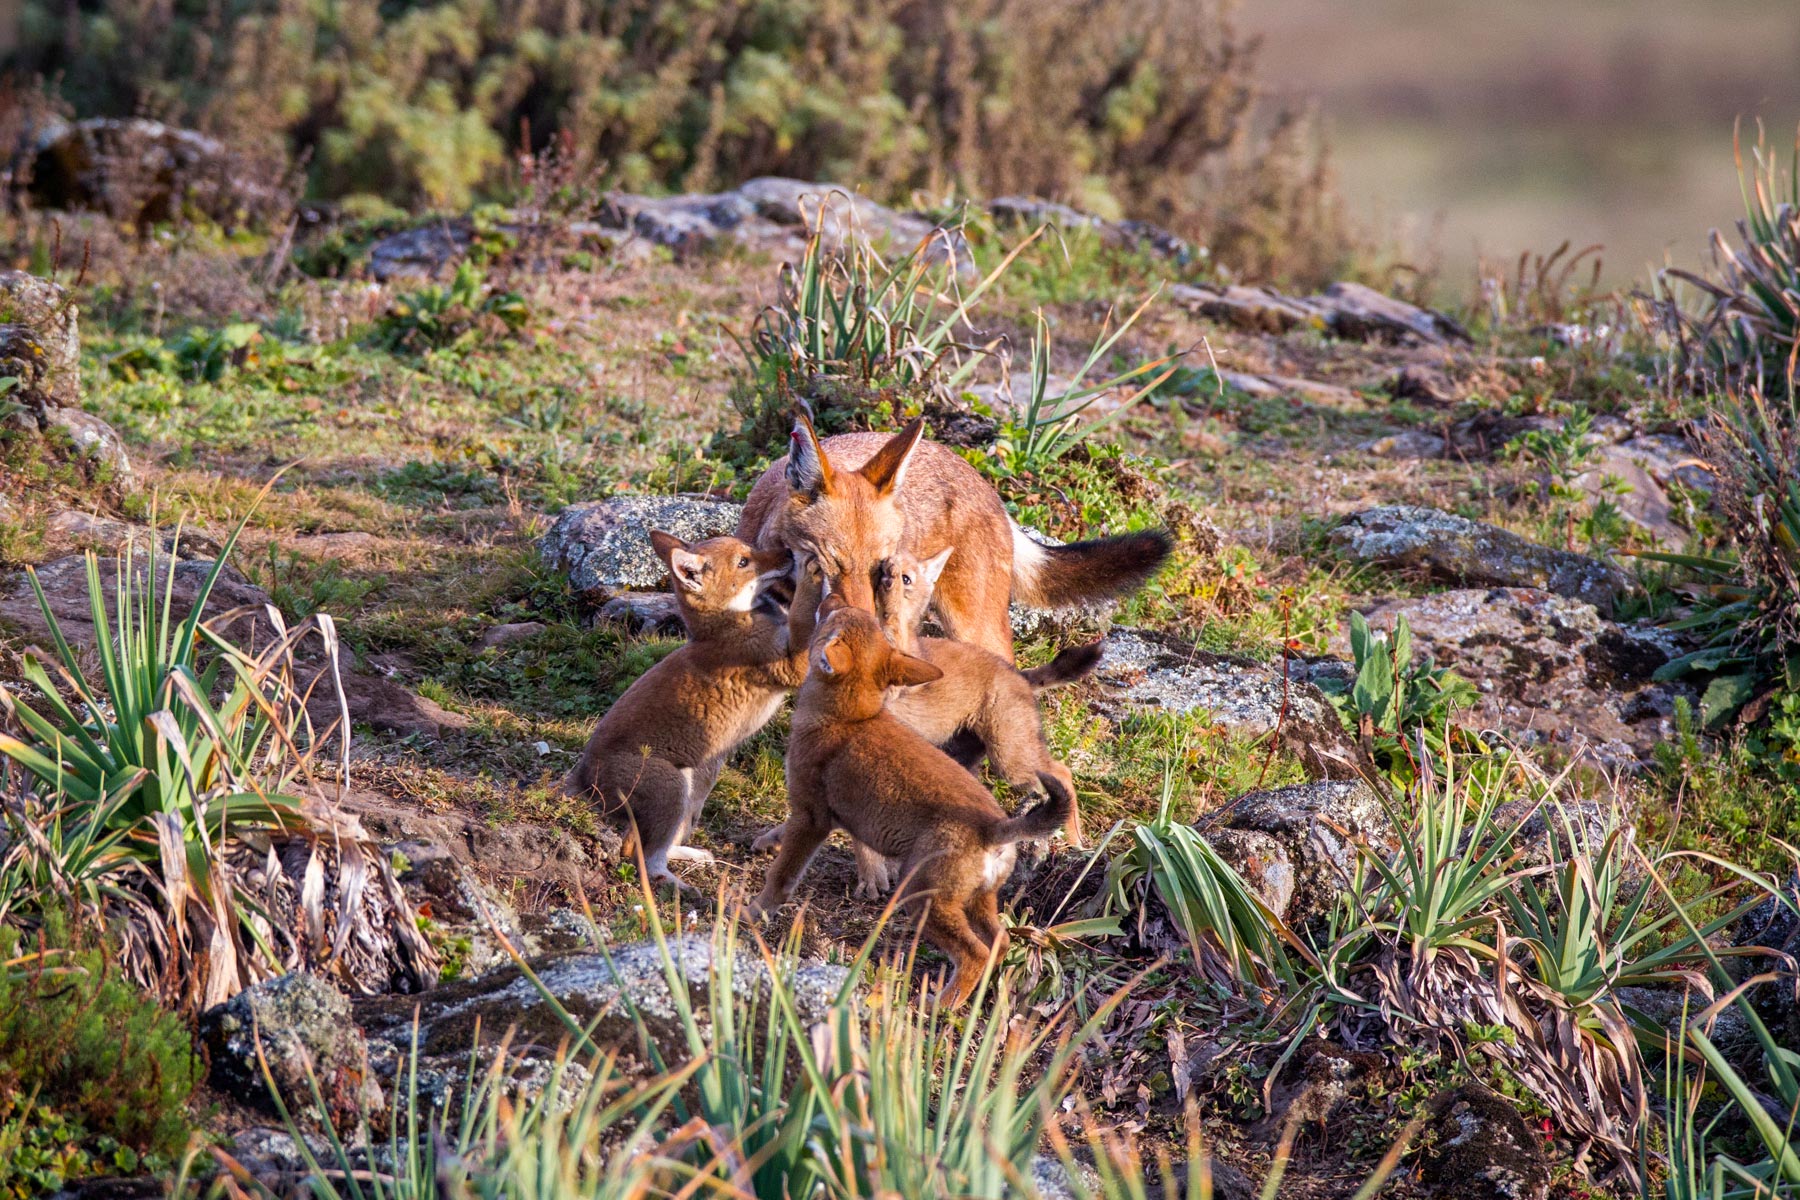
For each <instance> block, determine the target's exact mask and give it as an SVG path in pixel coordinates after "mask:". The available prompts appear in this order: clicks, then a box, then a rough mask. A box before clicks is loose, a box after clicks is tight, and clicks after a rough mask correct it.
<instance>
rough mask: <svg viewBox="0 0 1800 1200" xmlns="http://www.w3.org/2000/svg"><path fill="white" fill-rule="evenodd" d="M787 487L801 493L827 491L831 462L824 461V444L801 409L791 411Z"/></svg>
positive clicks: (812, 494) (820, 493) (818, 493)
mask: <svg viewBox="0 0 1800 1200" xmlns="http://www.w3.org/2000/svg"><path fill="white" fill-rule="evenodd" d="M787 481H788V486H789V487H790V488H792V489H793V490H794V491H796V492H799V493H801V494H802V495H805V496H819V495H823V494H826V493H829V492H830V491H831V484H832V479H831V464H830V463H829V462H828V461H826V458H825V447H823V446H822V445H820V444H819V435H818V432H817V431H816V430H814V429H813V423H812V420H811V419H810V418H809V417H807V415H806V413H805V412H804V411H801V410H796V411H795V412H794V432H793V433H791V434H789V435H788V461H787Z"/></svg>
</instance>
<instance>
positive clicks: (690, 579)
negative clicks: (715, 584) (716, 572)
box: [669, 547, 706, 592]
mask: <svg viewBox="0 0 1800 1200" xmlns="http://www.w3.org/2000/svg"><path fill="white" fill-rule="evenodd" d="M669 574H671V575H673V576H674V577H675V585H676V586H677V587H679V588H681V589H682V590H684V591H689V592H697V591H699V590H700V588H701V580H702V579H703V578H704V577H705V574H706V559H704V558H702V557H701V556H700V555H698V554H693V553H691V552H689V551H687V550H683V549H680V548H679V547H677V548H674V549H671V550H670V551H669Z"/></svg>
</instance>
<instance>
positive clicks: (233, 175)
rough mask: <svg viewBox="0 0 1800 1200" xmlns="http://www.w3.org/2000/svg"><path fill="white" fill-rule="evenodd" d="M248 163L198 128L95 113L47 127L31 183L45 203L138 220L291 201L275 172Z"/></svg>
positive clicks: (243, 212)
mask: <svg viewBox="0 0 1800 1200" xmlns="http://www.w3.org/2000/svg"><path fill="white" fill-rule="evenodd" d="M250 166H251V164H250V163H248V162H247V161H246V159H245V158H244V156H243V155H241V154H239V153H236V152H234V151H233V150H232V149H231V148H230V147H227V146H226V145H225V144H224V143H223V142H220V141H219V140H218V139H216V138H211V137H208V136H206V135H205V134H203V133H199V132H196V131H195V130H192V129H181V128H178V127H176V126H173V125H166V124H164V123H163V122H161V121H151V120H147V119H145V118H142V117H123V118H119V117H94V118H91V119H89V120H85V121H76V122H73V123H71V124H59V125H56V126H52V127H50V128H49V129H47V130H46V131H45V134H44V136H43V137H42V139H41V140H40V141H39V143H38V148H37V157H36V159H35V160H34V162H33V164H32V171H31V189H32V193H33V195H34V197H35V198H36V200H37V202H38V203H39V204H40V205H41V206H42V207H45V208H58V209H82V208H91V209H99V210H102V211H104V212H106V213H108V214H110V215H111V216H113V217H115V218H117V219H119V220H123V221H132V222H138V223H156V222H163V221H172V220H175V219H177V218H179V217H181V216H183V215H184V214H186V213H188V212H190V211H192V212H198V213H200V214H202V215H204V216H206V217H207V218H209V219H211V220H214V221H218V222H220V223H222V224H226V225H233V224H237V223H239V222H242V221H246V220H254V219H257V218H260V217H267V216H271V215H273V214H275V213H276V212H278V211H279V210H281V209H283V208H285V207H286V202H287V196H286V194H285V192H284V189H283V186H282V184H281V183H280V182H279V181H278V180H276V181H274V182H272V180H275V176H274V174H273V173H272V172H267V171H258V170H254V169H250Z"/></svg>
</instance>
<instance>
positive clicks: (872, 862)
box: [856, 855, 894, 900]
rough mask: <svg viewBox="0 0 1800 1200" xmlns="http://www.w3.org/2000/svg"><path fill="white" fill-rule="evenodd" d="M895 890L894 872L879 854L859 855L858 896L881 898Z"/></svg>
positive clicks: (866, 898)
mask: <svg viewBox="0 0 1800 1200" xmlns="http://www.w3.org/2000/svg"><path fill="white" fill-rule="evenodd" d="M893 890H894V872H893V868H892V867H891V866H890V865H889V863H888V860H887V859H885V858H881V857H880V856H878V855H859V856H858V857H857V860H856V898H857V899H858V900H879V899H881V898H882V897H883V896H885V895H887V894H888V893H889V892H891V891H893Z"/></svg>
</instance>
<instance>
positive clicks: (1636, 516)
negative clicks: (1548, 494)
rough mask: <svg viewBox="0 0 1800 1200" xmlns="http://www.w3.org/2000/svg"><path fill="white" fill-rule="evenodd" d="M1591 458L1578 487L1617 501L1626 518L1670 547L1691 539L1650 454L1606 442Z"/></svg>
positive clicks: (1598, 498)
mask: <svg viewBox="0 0 1800 1200" xmlns="http://www.w3.org/2000/svg"><path fill="white" fill-rule="evenodd" d="M1590 462H1591V464H1592V465H1590V466H1589V467H1588V469H1587V470H1585V471H1583V472H1582V473H1581V474H1580V475H1577V476H1576V477H1575V480H1574V483H1575V486H1576V487H1578V488H1580V489H1581V490H1582V491H1584V492H1586V493H1587V494H1588V495H1589V496H1590V497H1592V498H1594V499H1595V500H1610V501H1611V502H1613V503H1614V504H1617V505H1618V506H1619V510H1620V511H1621V512H1623V513H1624V514H1625V519H1626V520H1628V521H1630V522H1631V523H1632V524H1634V525H1636V526H1637V527H1638V528H1639V529H1641V530H1643V532H1644V533H1646V534H1648V535H1649V536H1650V537H1651V538H1653V539H1654V540H1655V541H1657V542H1659V543H1661V544H1662V545H1664V546H1666V547H1673V548H1680V547H1681V546H1682V545H1683V544H1684V543H1685V542H1686V541H1687V539H1688V531H1687V530H1686V529H1684V528H1683V527H1682V525H1681V524H1679V523H1678V522H1677V520H1676V510H1675V506H1674V504H1672V503H1671V502H1670V500H1669V494H1668V493H1667V492H1666V491H1664V490H1663V485H1662V482H1661V481H1660V480H1659V479H1658V478H1657V477H1656V473H1655V472H1654V471H1652V470H1651V469H1650V467H1649V465H1648V462H1647V456H1646V455H1644V454H1642V453H1634V452H1633V451H1631V450H1629V449H1627V448H1626V447H1624V446H1620V445H1604V446H1602V447H1601V448H1600V449H1599V450H1598V451H1597V452H1596V453H1595V455H1594V457H1593V458H1592V459H1591V460H1590ZM1621 489H1622V490H1621ZM1690 519H1691V518H1690Z"/></svg>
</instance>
